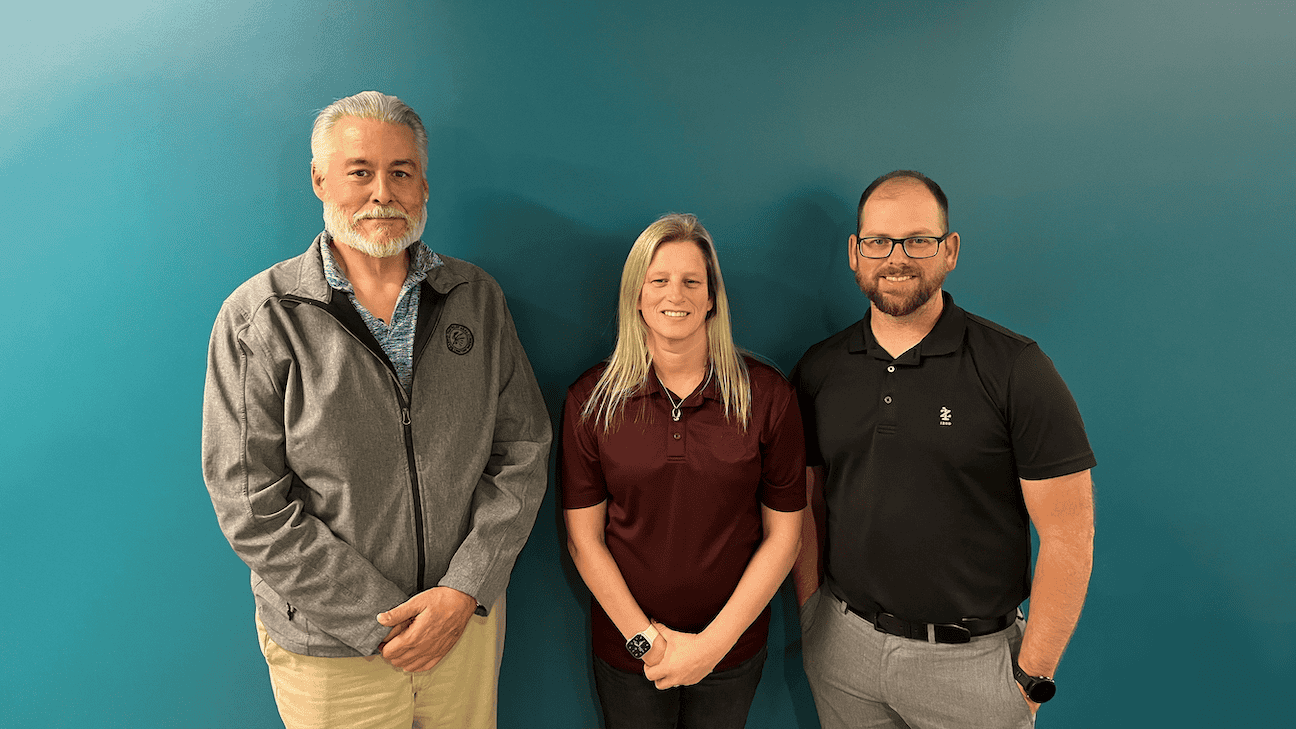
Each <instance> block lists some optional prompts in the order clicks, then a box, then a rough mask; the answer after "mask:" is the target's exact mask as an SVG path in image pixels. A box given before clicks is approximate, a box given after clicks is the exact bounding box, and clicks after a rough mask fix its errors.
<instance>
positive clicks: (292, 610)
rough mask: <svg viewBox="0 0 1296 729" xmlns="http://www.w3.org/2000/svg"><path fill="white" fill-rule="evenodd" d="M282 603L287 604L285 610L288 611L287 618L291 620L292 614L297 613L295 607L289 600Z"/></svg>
mask: <svg viewBox="0 0 1296 729" xmlns="http://www.w3.org/2000/svg"><path fill="white" fill-rule="evenodd" d="M284 604H285V605H287V606H288V609H287V610H286V611H285V612H287V613H288V619H289V620H292V619H293V616H294V615H296V614H297V608H295V607H293V606H292V603H290V602H286V603H284Z"/></svg>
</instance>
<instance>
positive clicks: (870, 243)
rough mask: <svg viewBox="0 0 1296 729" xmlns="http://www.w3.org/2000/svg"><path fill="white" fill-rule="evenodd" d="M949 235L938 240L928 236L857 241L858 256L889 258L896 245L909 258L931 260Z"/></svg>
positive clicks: (874, 237)
mask: <svg viewBox="0 0 1296 729" xmlns="http://www.w3.org/2000/svg"><path fill="white" fill-rule="evenodd" d="M949 235H950V234H949V233H946V234H945V235H942V236H941V237H939V238H933V237H931V236H929V235H920V236H914V237H913V238H887V237H886V236H872V237H869V238H860V239H859V254H860V255H861V256H864V257H865V258H889V257H890V256H891V252H892V251H894V250H895V247H896V244H899V245H900V248H901V250H903V251H904V254H905V255H906V256H909V257H910V258H931V257H932V256H934V255H936V251H938V250H940V244H941V242H942V241H944V240H945V239H946V238H948V237H949Z"/></svg>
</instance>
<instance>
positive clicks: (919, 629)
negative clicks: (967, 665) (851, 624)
mask: <svg viewBox="0 0 1296 729" xmlns="http://www.w3.org/2000/svg"><path fill="white" fill-rule="evenodd" d="M843 602H845V601H843ZM846 609H847V610H849V611H851V612H853V613H855V614H856V615H858V616H860V617H861V618H864V619H865V620H867V621H869V622H870V623H872V624H873V629H874V630H876V631H878V632H879V633H888V634H890V635H898V636H900V637H901V638H912V639H914V640H925V641H927V642H928V643H967V642H968V641H970V640H972V638H973V637H974V636H978V635H989V634H991V633H998V632H999V631H1001V630H1003V629H1004V628H1007V627H1008V626H1009V625H1012V624H1013V622H1014V621H1016V620H1017V613H1016V612H1015V611H1014V612H1011V613H1008V614H1007V615H1001V616H999V617H997V618H964V619H962V620H960V621H959V622H957V623H915V622H911V621H908V620H904V619H902V618H897V617H896V616H894V615H892V614H891V613H884V612H880V611H878V612H874V611H868V610H856V609H855V608H853V607H851V606H850V604H849V603H846Z"/></svg>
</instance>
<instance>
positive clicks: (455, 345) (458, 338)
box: [446, 324, 473, 354]
mask: <svg viewBox="0 0 1296 729" xmlns="http://www.w3.org/2000/svg"><path fill="white" fill-rule="evenodd" d="M472 345H473V335H472V330H471V329H469V328H468V327H466V326H464V325H463V324H451V325H450V326H448V327H446V348H447V349H449V350H450V351H451V352H454V353H455V354H468V350H470V349H472Z"/></svg>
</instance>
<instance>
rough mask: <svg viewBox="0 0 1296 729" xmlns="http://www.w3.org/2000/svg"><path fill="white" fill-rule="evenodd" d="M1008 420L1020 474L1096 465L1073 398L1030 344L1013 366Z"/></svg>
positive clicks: (1030, 476) (1045, 474)
mask: <svg viewBox="0 0 1296 729" xmlns="http://www.w3.org/2000/svg"><path fill="white" fill-rule="evenodd" d="M1008 419H1009V428H1010V431H1011V433H1012V444H1013V453H1014V454H1015V456H1016V459H1017V472H1018V475H1019V476H1021V477H1022V478H1024V479H1027V480H1038V479H1045V478H1055V477H1057V476H1066V475H1068V474H1072V473H1077V472H1079V471H1083V470H1085V469H1087V468H1093V467H1094V466H1095V465H1096V464H1097V461H1096V459H1095V458H1094V454H1093V449H1092V448H1090V446H1089V438H1088V436H1086V435H1085V427H1084V421H1083V420H1082V419H1081V417H1080V408H1079V407H1077V406H1076V402H1075V398H1073V397H1072V396H1071V391H1070V390H1069V389H1067V386H1066V383H1065V382H1063V381H1062V377H1061V375H1059V374H1058V371H1057V368H1056V367H1054V366H1053V361H1052V360H1050V359H1049V358H1048V356H1047V355H1045V354H1044V352H1043V351H1041V350H1040V348H1039V346H1038V345H1036V344H1034V343H1032V344H1030V345H1029V346H1028V347H1026V348H1025V349H1023V350H1022V352H1021V354H1020V355H1018V357H1017V359H1016V361H1015V362H1014V364H1013V369H1012V376H1011V379H1010V380H1009V383H1008Z"/></svg>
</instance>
